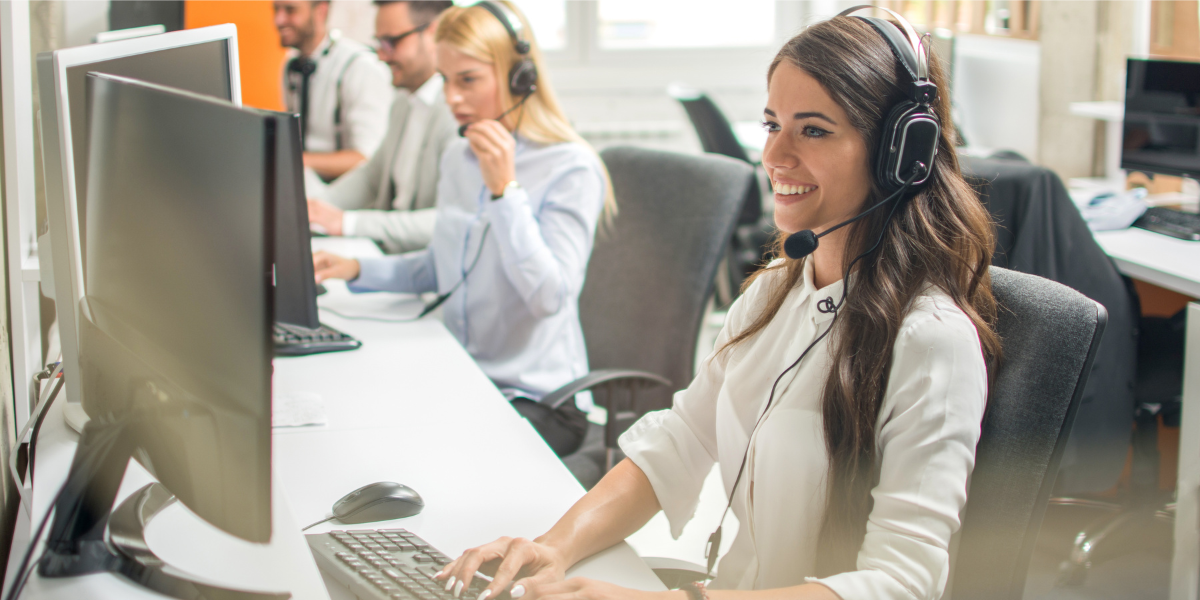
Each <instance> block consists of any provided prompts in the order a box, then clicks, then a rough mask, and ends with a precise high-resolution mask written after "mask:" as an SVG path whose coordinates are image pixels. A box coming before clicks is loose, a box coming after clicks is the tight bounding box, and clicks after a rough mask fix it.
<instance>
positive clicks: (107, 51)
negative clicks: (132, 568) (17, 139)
mask: <svg viewBox="0 0 1200 600" xmlns="http://www.w3.org/2000/svg"><path fill="white" fill-rule="evenodd" d="M237 64H238V51H237V28H236V27H235V26H234V25H228V24H227V25H217V26H214V27H204V28H200V29H191V30H186V31H174V32H171V33H165V34H162V35H154V36H149V37H141V38H136V39H129V40H121V41H115V42H108V43H104V44H92V45H89V46H79V47H76V48H66V49H63V50H56V51H54V52H44V53H42V54H39V55H38V59H37V69H38V85H39V92H40V94H39V96H40V101H41V112H40V115H39V123H40V126H41V136H42V159H43V167H44V172H45V180H46V216H47V220H48V221H49V225H50V236H49V237H50V244H49V247H46V244H45V243H43V244H42V246H43V247H42V248H41V249H40V252H41V255H42V260H43V261H46V260H47V259H46V256H47V255H49V256H50V263H51V266H52V269H51V271H52V273H53V286H52V287H53V288H54V297H55V307H56V309H57V310H56V312H57V314H58V333H59V338H60V340H61V342H62V353H63V368H64V372H65V374H66V388H67V400H68V401H69V402H71V403H72V404H68V405H67V409H66V414H67V415H68V422H71V423H72V425H73V426H75V427H76V429H78V428H79V427H80V426H81V425H80V422H79V421H80V419H81V418H82V417H83V414H82V411H80V410H79V408H78V407H79V405H78V402H79V399H80V393H81V392H80V387H79V376H78V373H79V352H78V325H77V316H78V315H77V311H78V306H79V302H80V300H82V299H83V296H84V293H85V289H84V288H85V285H84V282H85V280H86V268H87V262H88V261H87V260H86V259H87V257H86V252H84V248H86V247H87V243H86V231H87V214H88V211H87V206H86V194H85V193H84V190H86V189H87V185H88V169H87V165H88V112H87V98H86V90H87V84H86V76H87V73H88V72H91V71H98V72H102V73H109V74H113V75H121V76H125V77H131V78H134V79H139V80H142V81H149V82H152V83H158V84H162V85H168V86H171V87H175V88H179V89H182V90H188V91H191V92H196V93H199V94H205V95H209V96H215V97H217V98H221V99H224V100H227V101H230V102H232V103H233V104H235V105H241V98H242V93H241V83H240V80H239V75H238V73H239V71H238V68H237ZM73 416H74V419H73V418H72V417H73Z"/></svg>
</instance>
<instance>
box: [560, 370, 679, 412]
mask: <svg viewBox="0 0 1200 600" xmlns="http://www.w3.org/2000/svg"><path fill="white" fill-rule="evenodd" d="M621 379H629V380H642V381H649V382H652V383H657V384H659V385H671V380H669V379H667V378H666V377H663V376H661V375H656V374H654V373H651V372H649V371H636V370H633V369H599V370H596V371H592V372H590V373H588V374H587V375H584V376H583V377H580V378H579V379H576V380H575V381H572V382H571V383H568V384H567V385H564V386H562V387H560V388H558V389H557V390H554V391H553V392H550V393H549V394H546V395H545V396H543V397H542V400H541V403H542V404H547V405H549V406H550V408H558V407H559V406H561V405H562V403H563V402H566V401H567V400H568V399H569V398H574V397H575V394H578V393H579V392H582V391H584V390H590V389H592V388H593V387H596V386H597V385H600V384H601V383H608V382H610V381H618V380H621Z"/></svg>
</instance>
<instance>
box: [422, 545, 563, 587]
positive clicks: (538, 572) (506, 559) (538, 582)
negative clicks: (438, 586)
mask: <svg viewBox="0 0 1200 600" xmlns="http://www.w3.org/2000/svg"><path fill="white" fill-rule="evenodd" d="M497 565H499V566H497ZM488 567H494V568H495V570H496V572H495V575H493V576H492V582H491V584H489V585H488V586H487V588H485V589H484V590H483V591H482V592H480V594H479V595H478V596H477V597H476V598H469V599H468V600H487V599H488V598H496V597H497V596H499V595H500V594H502V593H503V592H505V591H506V590H507V591H508V592H509V594H510V595H511V596H512V597H513V598H521V597H524V596H529V597H531V598H532V597H533V596H532V595H531V594H530V592H531V591H533V590H535V589H537V588H538V587H539V586H542V585H545V584H551V583H555V582H560V581H562V580H563V576H564V574H565V573H566V570H567V565H566V564H564V561H563V558H562V556H561V555H560V554H559V552H558V551H557V550H556V549H554V548H553V547H551V546H548V545H546V544H540V543H537V542H531V541H529V540H527V539H523V538H500V539H498V540H496V541H494V542H492V543H490V544H484V545H482V546H479V547H478V548H471V549H470V550H467V551H466V552H464V553H463V555H462V556H460V557H458V559H456V560H455V561H454V562H452V563H450V564H448V565H446V567H445V568H444V569H442V571H441V573H439V574H438V576H437V579H438V580H439V581H443V582H445V584H446V590H447V591H453V592H454V595H455V597H459V596H461V593H462V590H463V589H468V588H470V586H471V581H472V580H473V579H474V578H475V572H476V571H479V570H480V568H485V569H488ZM488 570H490V569H488ZM485 572H486V571H485ZM518 576H521V579H517V577H518ZM510 583H512V584H514V585H513V586H512V589H509V587H508V586H509V584H510Z"/></svg>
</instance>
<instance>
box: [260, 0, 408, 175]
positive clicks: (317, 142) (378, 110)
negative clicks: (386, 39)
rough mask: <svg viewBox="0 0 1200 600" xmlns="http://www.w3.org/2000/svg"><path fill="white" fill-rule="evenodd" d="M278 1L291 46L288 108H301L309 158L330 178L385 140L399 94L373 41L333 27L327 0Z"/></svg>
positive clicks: (282, 31) (285, 40)
mask: <svg viewBox="0 0 1200 600" xmlns="http://www.w3.org/2000/svg"><path fill="white" fill-rule="evenodd" d="M274 6H275V28H276V29H277V30H278V31H279V41H280V43H281V44H283V45H284V46H286V47H289V48H292V49H293V50H291V51H289V53H288V60H287V62H286V63H285V67H284V73H283V96H284V101H285V104H286V105H287V109H288V110H289V111H291V112H296V113H300V123H301V128H302V130H303V139H304V166H305V167H307V168H308V169H311V170H312V171H313V172H315V173H316V175H318V176H319V177H320V179H321V180H323V181H332V180H334V179H337V178H338V177H340V176H341V175H342V174H344V173H346V172H347V171H349V170H350V169H353V168H354V167H355V166H357V165H358V164H359V163H361V162H363V161H364V160H366V159H367V158H368V157H370V156H371V155H372V154H374V153H375V149H376V148H378V147H379V143H380V142H381V141H382V140H383V130H384V127H385V126H386V123H387V115H388V106H389V105H390V104H391V102H392V97H393V92H392V90H391V88H390V87H389V86H388V71H387V68H386V67H385V66H384V65H383V64H382V63H380V62H379V61H378V60H377V59H376V58H375V53H374V52H372V51H371V49H370V48H367V47H366V46H364V45H362V44H360V43H358V42H355V41H354V40H351V39H348V38H343V37H342V36H341V35H340V34H339V33H338V31H337V30H332V31H331V30H329V29H328V19H329V8H330V6H329V2H328V1H326V0H320V1H317V2H310V1H308V0H289V1H283V0H279V1H276V2H275V3H274ZM306 179H307V180H308V181H312V180H313V178H311V177H308V178H306Z"/></svg>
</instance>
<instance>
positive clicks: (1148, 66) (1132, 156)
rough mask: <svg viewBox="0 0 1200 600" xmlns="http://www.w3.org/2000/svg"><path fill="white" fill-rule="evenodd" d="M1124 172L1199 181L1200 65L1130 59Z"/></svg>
mask: <svg viewBox="0 0 1200 600" xmlns="http://www.w3.org/2000/svg"><path fill="white" fill-rule="evenodd" d="M1124 127H1125V131H1124V135H1123V138H1122V144H1121V168H1122V169H1129V170H1133V171H1145V172H1148V173H1161V174H1163V175H1175V176H1180V177H1191V178H1197V177H1200V63H1194V62H1183V61H1173V60H1145V59H1137V58H1131V59H1129V60H1128V62H1127V63H1126V75H1125V125H1124Z"/></svg>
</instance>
